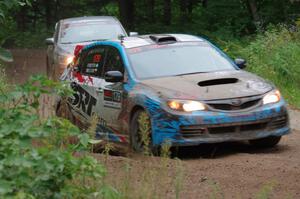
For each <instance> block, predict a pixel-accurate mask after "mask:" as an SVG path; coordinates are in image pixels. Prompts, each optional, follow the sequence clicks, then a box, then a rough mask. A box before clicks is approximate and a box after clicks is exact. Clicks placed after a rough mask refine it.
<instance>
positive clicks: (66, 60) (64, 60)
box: [58, 55, 74, 65]
mask: <svg viewBox="0 0 300 199" xmlns="http://www.w3.org/2000/svg"><path fill="white" fill-rule="evenodd" d="M73 59H74V56H73V55H59V56H58V61H59V63H60V64H63V65H69V64H70V63H72V61H73Z"/></svg>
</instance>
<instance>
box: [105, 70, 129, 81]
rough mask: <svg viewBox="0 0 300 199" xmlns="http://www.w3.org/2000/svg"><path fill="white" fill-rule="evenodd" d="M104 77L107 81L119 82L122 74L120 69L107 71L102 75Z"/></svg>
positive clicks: (122, 77)
mask: <svg viewBox="0 0 300 199" xmlns="http://www.w3.org/2000/svg"><path fill="white" fill-rule="evenodd" d="M104 79H105V81H107V82H121V81H123V79H124V76H123V74H122V73H121V72H120V71H107V72H106V73H105V75H104Z"/></svg>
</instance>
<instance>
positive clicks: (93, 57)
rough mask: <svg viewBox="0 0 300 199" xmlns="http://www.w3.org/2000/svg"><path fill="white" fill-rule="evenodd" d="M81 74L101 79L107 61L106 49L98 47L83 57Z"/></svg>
mask: <svg viewBox="0 0 300 199" xmlns="http://www.w3.org/2000/svg"><path fill="white" fill-rule="evenodd" d="M80 59H81V63H80V72H81V73H82V74H84V75H91V76H96V77H101V74H102V70H103V63H104V59H105V48H104V47H103V46H96V47H94V48H92V49H89V50H88V51H87V52H85V53H83V54H82V56H81V58H80Z"/></svg>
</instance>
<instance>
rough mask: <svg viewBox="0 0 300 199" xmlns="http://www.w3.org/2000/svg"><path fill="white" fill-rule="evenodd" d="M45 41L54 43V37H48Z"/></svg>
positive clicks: (48, 43) (49, 43)
mask: <svg viewBox="0 0 300 199" xmlns="http://www.w3.org/2000/svg"><path fill="white" fill-rule="evenodd" d="M45 43H46V44H47V45H54V38H53V37H51V38H47V39H46V40H45Z"/></svg>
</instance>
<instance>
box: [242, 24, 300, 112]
mask: <svg viewBox="0 0 300 199" xmlns="http://www.w3.org/2000/svg"><path fill="white" fill-rule="evenodd" d="M239 53H240V55H241V56H242V57H244V58H246V59H247V60H248V63H249V68H248V69H249V70H250V71H252V72H254V73H256V74H258V75H260V76H262V77H264V78H266V79H268V80H270V81H272V82H274V83H275V84H276V86H278V87H279V88H280V90H281V91H282V92H283V94H284V95H285V96H286V98H287V100H288V102H289V103H290V104H292V105H294V106H297V107H300V68H299V67H298V66H299V63H300V57H299V55H300V31H299V30H298V29H294V30H292V31H290V30H289V29H287V28H286V27H284V26H276V27H274V26H271V27H269V28H268V30H267V31H266V32H264V33H261V34H259V35H258V36H257V37H256V38H255V40H253V41H252V42H250V44H249V45H248V46H247V47H245V48H243V49H241V50H240V51H239ZM237 54H238V53H237Z"/></svg>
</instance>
